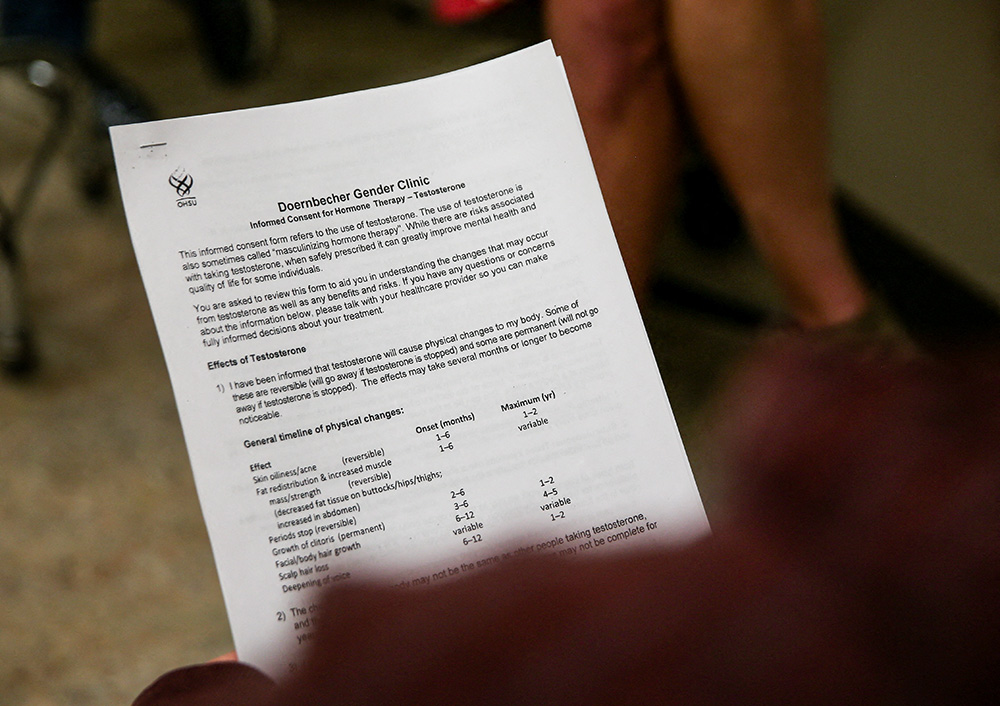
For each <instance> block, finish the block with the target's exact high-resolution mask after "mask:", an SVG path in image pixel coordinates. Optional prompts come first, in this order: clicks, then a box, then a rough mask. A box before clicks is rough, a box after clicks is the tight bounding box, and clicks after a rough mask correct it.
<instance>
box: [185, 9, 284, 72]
mask: <svg viewBox="0 0 1000 706" xmlns="http://www.w3.org/2000/svg"><path fill="white" fill-rule="evenodd" d="M183 1H184V4H185V5H186V6H187V8H188V10H189V11H190V12H191V15H192V17H193V19H194V24H195V28H196V29H197V32H198V37H199V39H200V41H201V48H202V51H203V52H204V55H205V58H206V60H207V61H208V64H209V66H210V67H211V69H212V70H213V71H214V73H215V74H216V76H218V77H219V78H220V79H221V80H223V81H226V82H227V83H237V82H240V81H245V80H247V79H250V78H253V77H254V76H256V75H257V74H259V73H260V72H261V70H262V69H263V68H264V67H265V66H266V65H267V62H268V61H269V60H270V58H271V54H272V53H273V49H274V9H273V8H272V6H271V3H270V0H183Z"/></svg>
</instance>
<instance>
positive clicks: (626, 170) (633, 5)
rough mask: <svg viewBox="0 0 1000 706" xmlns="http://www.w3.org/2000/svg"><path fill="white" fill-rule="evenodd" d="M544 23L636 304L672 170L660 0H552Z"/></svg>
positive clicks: (673, 140)
mask: <svg viewBox="0 0 1000 706" xmlns="http://www.w3.org/2000/svg"><path fill="white" fill-rule="evenodd" d="M546 21H547V23H548V28H549V34H550V36H551V37H552V41H553V43H554V44H555V47H556V51H557V52H558V53H559V54H560V56H561V57H562V58H563V61H564V63H565V66H566V73H567V75H568V77H569V81H570V85H571V86H572V88H573V95H574V97H575V100H576V104H577V109H578V111H579V114H580V120H581V122H582V123H583V129H584V133H585V134H586V137H587V143H588V145H589V146H590V151H591V155H592V157H593V160H594V167H595V169H596V171H597V177H598V180H599V181H600V184H601V189H602V191H603V193H604V199H605V203H606V204H607V208H608V215H609V216H610V218H611V223H612V225H613V226H614V229H615V235H616V236H617V238H618V245H619V247H620V248H621V251H622V257H623V259H624V260H625V267H626V269H627V270H628V273H629V278H630V280H631V282H632V287H633V289H634V290H635V293H636V297H637V299H638V300H639V302H640V303H643V302H644V300H645V298H646V292H647V290H648V285H649V279H650V275H651V273H652V261H653V254H654V246H655V243H656V236H657V234H658V233H659V231H660V228H661V225H662V223H663V217H664V216H665V215H666V212H667V208H668V206H669V203H670V198H671V195H672V194H673V191H674V187H675V186H676V183H675V182H676V171H677V166H676V165H677V159H676V157H677V142H678V140H677V134H676V133H677V125H676V116H675V113H674V107H673V104H672V100H671V95H670V90H669V80H670V79H669V77H670V70H669V65H668V58H667V57H668V50H667V47H666V44H665V37H664V36H663V27H664V24H663V23H664V17H663V5H662V0H549V2H548V3H547V5H546Z"/></svg>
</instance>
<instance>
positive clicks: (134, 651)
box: [0, 0, 1000, 706]
mask: <svg viewBox="0 0 1000 706" xmlns="http://www.w3.org/2000/svg"><path fill="white" fill-rule="evenodd" d="M2 2H4V0H0V3H2ZM826 7H827V17H828V30H829V38H830V43H829V50H830V63H831V65H830V71H831V88H832V90H831V117H832V122H833V158H834V159H833V166H834V171H835V176H836V181H837V185H838V188H839V190H840V193H841V210H842V214H841V215H842V219H843V223H844V225H845V230H846V231H847V236H848V240H849V243H850V245H851V247H852V250H853V252H854V255H855V257H856V259H857V261H858V263H859V265H860V267H861V270H862V271H863V272H864V273H865V274H866V276H867V277H868V279H869V281H870V282H871V283H872V285H873V286H874V287H875V288H877V289H878V290H879V291H880V292H881V293H882V295H883V296H884V297H885V299H886V300H887V301H888V302H889V303H890V305H891V306H892V307H893V308H894V309H895V311H896V313H897V314H898V316H899V318H900V319H901V320H902V321H903V323H904V324H906V326H907V327H908V329H909V330H910V332H911V334H912V335H913V337H914V338H915V339H917V340H918V341H919V342H920V343H921V344H922V345H923V346H925V347H926V348H928V349H929V350H932V349H934V348H935V347H937V346H948V345H956V344H962V343H963V342H965V341H967V340H968V339H969V338H970V337H976V338H978V337H981V336H991V337H992V336H994V335H995V334H996V332H997V330H998V326H997V323H998V320H1000V316H998V313H997V310H998V306H1000V237H998V236H1000V2H996V0H963V2H960V3H947V2H941V1H940V0H936V1H935V0H851V1H850V2H848V1H846V0H840V1H839V2H838V1H834V0H828V2H827V3H826ZM93 9H94V17H93V19H94V26H93V31H92V42H91V49H92V51H93V54H94V55H95V56H96V57H97V58H98V59H99V60H100V61H101V63H102V66H104V67H106V68H107V69H110V70H111V71H113V72H114V73H115V74H116V75H117V76H118V77H119V78H120V79H121V81H122V82H123V84H124V85H127V86H129V87H130V91H132V92H133V95H132V97H133V98H134V99H135V101H134V104H130V105H125V106H124V107H125V108H128V109H131V110H136V111H147V112H148V114H150V115H151V116H155V117H160V118H167V117H175V116H183V115H191V114H197V113H206V112H213V111H219V110H229V109H236V108H244V107H251V106H257V105H264V104H269V103H276V102H285V101H293V100H301V99H306V98H312V97H318V96H325V95H331V94H337V93H343V92H346V91H353V90H358V89H363V88H369V87H374V86H379V85H384V84H388V83H396V82H399V81H405V80H409V79H414V78H419V77H422V76H427V75H432V74H436V73H440V72H442V71H447V70H450V69H454V68H459V67H462V66H466V65H469V64H472V63H475V62H479V61H482V60H485V59H488V58H492V57H494V56H498V55H501V54H504V53H506V52H509V51H512V50H515V49H517V48H520V47H523V46H526V45H528V44H532V43H534V42H536V41H538V40H540V39H541V38H542V37H543V34H542V30H541V26H540V21H539V12H538V5H537V3H535V2H530V1H529V2H521V3H516V4H514V5H511V6H510V7H508V8H506V9H504V10H502V11H501V12H498V13H496V14H494V15H491V16H489V17H487V18H485V19H484V20H482V21H479V22H475V23H471V24H465V25H462V26H448V25H443V24H440V23H437V22H435V21H433V20H432V19H431V18H430V17H429V16H428V12H427V9H428V8H427V2H426V0H396V1H390V0H275V1H274V2H273V3H272V9H273V14H274V17H273V20H274V24H273V29H274V32H275V34H274V37H275V52H274V55H273V57H272V58H271V60H270V61H269V62H268V63H267V65H266V67H265V68H264V70H263V71H262V72H260V73H259V74H254V75H248V76H243V77H234V76H232V75H230V76H228V77H227V76H225V75H222V74H220V73H219V70H218V66H214V65H213V64H212V63H211V61H210V59H209V58H208V55H207V54H206V47H205V44H204V41H203V40H202V39H201V38H200V35H199V32H198V28H197V27H196V26H195V25H194V24H193V23H192V18H191V14H190V12H189V8H188V7H187V6H186V5H185V3H184V2H177V1H176V0H98V1H97V2H95V3H94V8H93ZM220 40H221V38H220ZM4 51H6V52H7V53H6V54H4V53H3V52H4ZM23 51H24V50H23V47H19V48H16V51H14V50H12V49H11V48H10V47H9V46H8V47H6V48H4V47H3V45H2V44H0V58H2V59H3V61H2V62H0V65H2V69H0V194H2V198H3V202H4V204H5V206H4V209H3V211H0V216H2V220H0V225H2V226H3V227H4V228H6V233H7V237H8V238H9V240H10V242H11V243H13V244H14V245H16V246H17V249H18V251H19V253H20V258H19V270H18V271H19V276H20V281H19V282H18V283H17V284H18V287H17V288H16V291H19V292H21V293H22V296H21V299H22V301H21V302H20V303H18V302H11V301H10V298H9V295H10V292H11V291H13V290H15V288H14V287H12V286H11V283H10V281H9V279H2V278H0V316H7V317H8V319H9V318H10V317H11V316H12V314H10V313H9V312H10V311H15V312H16V311H23V312H25V313H26V321H25V325H26V327H27V328H28V329H29V330H30V332H31V337H32V339H33V342H34V349H35V350H36V351H37V359H36V362H37V365H36V367H35V368H34V369H33V370H32V371H30V372H28V373H26V374H20V375H16V374H8V375H5V376H3V377H0V703H4V704H10V705H12V706H21V705H23V704H31V705H35V704H39V705H40V704H74V705H75V704H79V705H90V704H127V703H129V702H130V701H131V699H132V698H133V697H134V696H135V695H136V694H137V693H138V691H139V690H140V689H141V688H142V687H143V686H144V685H146V684H148V683H149V682H150V681H151V680H152V679H154V678H155V677H156V676H157V675H159V674H161V673H163V672H164V671H166V670H168V669H170V668H173V667H175V666H179V665H182V664H187V663H192V662H197V661H201V660H205V659H209V658H211V657H214V656H217V655H219V654H221V653H223V652H227V651H229V650H230V649H232V645H231V641H230V637H229V633H228V625H227V621H226V617H225V612H224V609H223V606H222V599H221V594H220V592H219V587H218V583H217V580H216V577H215V569H214V565H213V561H212V557H211V552H210V549H209V547H208V543H207V537H206V535H205V531H204V526H203V523H202V519H201V514H200V509H199V506H198V501H197V498H196V496H195V492H194V485H193V481H192V478H191V472H190V466H189V464H188V460H187V456H186V451H185V449H184V445H183V439H182V437H181V432H180V426H179V422H178V420H177V414H176V408H175V405H174V401H173V397H172V393H171V390H170V385H169V381H168V379H167V376H166V369H165V367H164V365H163V360H162V356H161V353H160V348H159V342H158V340H157V338H156V332H155V330H154V328H153V324H152V320H151V318H150V315H149V309H148V307H147V304H146V299H145V294H144V292H143V289H142V284H141V282H140V280H139V275H138V271H137V269H136V266H135V261H134V258H133V254H132V250H131V245H130V243H129V239H128V233H127V229H126V225H125V221H124V216H123V213H122V208H121V204H120V201H119V198H118V193H117V187H116V184H115V183H114V176H113V174H112V173H110V172H109V171H108V170H109V169H110V167H109V165H108V163H107V153H106V152H105V151H104V150H105V149H106V144H105V143H104V141H103V139H102V138H101V137H100V132H99V131H96V132H95V128H94V126H93V125H90V124H88V123H87V122H86V120H84V118H83V117H82V114H83V113H85V112H86V111H84V110H81V105H82V104H81V103H80V101H81V100H83V101H84V103H85V102H86V100H88V98H87V97H86V93H87V90H82V89H81V86H83V87H84V88H86V87H87V86H89V87H90V88H92V87H93V85H92V83H93V81H92V79H93V78H94V76H89V77H86V78H87V81H82V82H77V81H76V80H75V79H74V78H73V71H72V70H71V69H69V68H67V69H66V72H67V73H65V74H60V75H51V74H47V73H46V69H45V65H44V64H36V63H31V62H30V61H28V62H27V63H26V61H25V60H26V58H27V59H30V57H26V56H25V55H24V53H23ZM39 51H41V50H39ZM18 52H21V53H18ZM46 57H48V55H47V54H45V52H42V53H41V54H40V55H39V57H38V58H46ZM48 58H52V57H48ZM51 65H52V66H55V67H56V69H57V74H58V69H59V68H60V67H59V62H58V60H54V61H53V63H52V64H51ZM39 72H40V73H39ZM237 78H238V79H239V80H236V79H237ZM60 82H63V83H60ZM88 82H89V83H88ZM64 83H65V85H64ZM81 90H82V92H81ZM61 105H64V106H65V107H66V108H67V109H68V110H69V111H70V112H69V113H67V117H66V122H65V123H58V122H57V123H55V124H56V126H57V130H56V133H55V134H57V135H58V136H59V137H60V138H62V139H61V140H60V142H59V143H58V144H56V145H54V146H53V148H52V150H51V151H45V145H44V140H45V136H46V131H47V127H48V126H49V125H51V124H53V122H52V121H54V120H55V121H58V120H59V111H60V110H61V108H60V106H61ZM112 107H114V106H112ZM118 107H119V108H121V107H123V106H118ZM40 151H41V152H40ZM39 154H42V156H43V157H44V158H45V165H46V166H47V167H48V168H47V169H46V170H45V171H44V172H43V173H41V174H40V178H39V180H38V183H37V189H35V188H30V187H31V184H29V188H28V189H27V191H24V190H23V189H22V186H23V185H24V184H25V180H26V179H29V180H30V179H31V178H32V168H31V164H32V159H34V158H35V157H36V156H38V155H39ZM687 176H688V178H687V179H686V180H685V185H686V186H685V193H684V204H683V209H682V211H681V215H680V217H679V219H678V221H677V222H676V223H665V224H664V231H665V239H664V247H663V252H662V254H661V258H660V262H659V272H660V276H659V279H658V285H657V287H656V288H655V291H656V296H655V297H654V300H653V302H652V304H651V306H650V307H649V310H648V311H647V312H646V314H645V316H646V323H647V328H648V331H649V335H650V340H651V343H652V345H653V349H654V353H655V354H656V356H657V360H658V362H659V364H660V369H661V372H662V375H663V379H664V383H665V385H666V388H667V392H668V395H669V397H670V400H671V403H672V405H673V407H674V411H675V414H676V416H677V419H678V423H679V425H680V428H681V433H682V436H683V438H684V441H685V445H686V447H687V449H688V453H689V456H690V459H691V463H692V466H693V468H694V471H695V474H696V476H697V478H698V482H699V485H700V487H701V488H702V492H703V494H704V497H705V502H706V506H707V508H708V511H709V514H710V515H711V514H712V513H713V512H715V509H716V508H717V507H718V506H719V504H720V503H721V500H722V488H723V486H724V481H725V479H724V478H722V477H720V475H719V472H718V470H717V469H718V464H717V462H716V461H715V459H714V457H713V447H712V444H711V438H710V435H709V434H708V432H707V429H708V427H709V421H710V419H711V411H712V410H711V408H712V401H713V397H714V393H715V392H716V391H717V390H718V389H719V387H720V386H721V385H722V384H723V383H724V380H725V378H726V375H727V372H728V371H730V370H731V369H732V368H733V366H734V365H735V364H736V363H737V361H739V359H740V357H741V356H742V355H743V354H744V353H745V352H746V351H747V350H748V348H750V347H752V345H753V343H754V341H755V340H757V339H758V338H759V337H760V336H761V335H762V330H763V328H762V327H764V326H766V324H767V322H769V321H772V320H774V318H775V317H776V316H778V315H779V313H780V312H779V307H778V300H777V298H776V296H775V293H774V289H773V285H772V283H771V282H770V280H769V278H768V275H767V273H766V271H765V270H764V268H763V267H762V266H761V265H760V263H759V262H758V261H757V260H756V258H755V256H754V254H753V252H752V251H751V250H750V248H749V247H748V246H747V244H746V242H745V241H744V239H743V238H742V236H741V233H740V232H739V228H738V224H737V223H736V222H735V220H734V219H733V217H732V214H731V212H730V211H729V210H728V206H727V203H726V200H725V195H724V194H723V193H721V192H720V191H719V189H718V187H717V185H716V183H715V181H714V178H713V174H712V173H711V170H709V169H707V167H706V165H705V164H704V162H703V160H699V159H698V158H697V155H695V156H694V157H693V158H692V159H691V166H690V168H689V171H688V175H687ZM19 193H27V194H28V195H29V196H32V197H33V198H31V199H30V200H27V199H23V200H20V201H19V197H18V194H19ZM0 274H3V273H2V272H0ZM3 276H4V277H9V273H6V274H4V275H3ZM5 311H7V312H8V313H6V314H5V313H4V312H5ZM8 362H9V361H8ZM21 362H26V361H15V362H13V363H10V362H9V365H8V367H10V368H13V369H14V370H13V371H12V372H17V370H16V368H18V367H19V366H20V364H21Z"/></svg>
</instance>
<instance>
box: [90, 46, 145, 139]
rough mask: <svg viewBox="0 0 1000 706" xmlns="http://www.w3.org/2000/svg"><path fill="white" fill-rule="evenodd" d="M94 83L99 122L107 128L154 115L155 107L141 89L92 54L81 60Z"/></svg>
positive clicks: (93, 92) (95, 105) (93, 100)
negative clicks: (129, 83)
mask: <svg viewBox="0 0 1000 706" xmlns="http://www.w3.org/2000/svg"><path fill="white" fill-rule="evenodd" d="M77 64H78V65H79V67H80V71H81V72H82V73H83V75H84V77H85V78H86V80H87V83H88V85H89V86H90V92H91V100H92V102H93V109H94V113H95V117H96V119H97V122H98V123H99V124H100V125H102V126H103V127H104V128H109V127H113V126H115V125H128V124H130V123H142V122H146V121H147V120H152V119H153V117H154V116H153V109H152V107H151V106H150V105H149V102H148V101H147V100H146V98H145V96H143V95H142V94H141V93H139V91H138V90H137V89H135V88H133V87H132V86H130V85H128V83H126V82H125V81H124V80H123V79H121V78H120V77H118V76H117V75H115V74H114V73H113V72H112V71H111V70H110V69H108V68H107V67H106V66H104V65H103V64H101V63H100V62H98V61H97V60H96V59H94V58H93V57H90V56H82V57H79V58H78V60H77Z"/></svg>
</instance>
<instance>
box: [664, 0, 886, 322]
mask: <svg viewBox="0 0 1000 706" xmlns="http://www.w3.org/2000/svg"><path fill="white" fill-rule="evenodd" d="M665 7H666V8H667V9H666V18H665V19H666V24H665V28H666V34H667V36H668V37H669V46H670V47H671V51H672V52H673V57H674V61H675V66H676V70H677V75H678V79H679V81H680V84H681V86H682V87H683V91H684V96H685V99H686V100H687V103H688V106H687V107H688V109H689V110H690V112H691V115H692V117H693V119H694V122H695V124H696V125H697V127H698V129H699V131H700V132H701V134H702V138H703V140H704V142H705V144H706V146H707V148H708V150H709V152H710V153H711V156H712V157H713V159H714V160H715V162H716V164H717V165H718V167H719V169H720V171H721V172H722V175H723V177H724V178H725V179H726V181H727V183H728V184H729V186H730V188H731V189H732V191H733V193H734V195H735V197H736V199H737V201H738V203H739V205H740V208H741V210H742V211H743V214H744V216H745V218H746V221H747V225H748V227H749V229H750V232H751V237H752V238H753V239H754V242H755V243H756V245H757V247H758V249H759V250H760V252H761V254H762V255H763V257H764V258H765V260H766V261H767V262H768V264H769V265H770V267H771V269H772V271H773V272H774V274H775V277H776V279H777V282H778V285H779V287H780V288H781V290H782V293H783V295H784V297H785V300H786V304H787V306H788V307H789V309H790V312H791V314H792V315H793V316H794V317H795V318H796V319H797V320H798V322H799V323H800V324H802V325H803V326H806V327H817V326H826V325H833V324H838V323H843V322H845V321H847V320H850V319H852V318H854V317H856V316H858V315H859V314H860V313H862V311H863V310H864V309H865V308H866V307H867V305H868V295H867V293H866V291H865V288H864V286H863V285H862V284H861V281H860V279H859V278H858V276H857V275H856V274H855V272H854V269H853V267H852V265H851V264H850V261H849V259H848V256H847V254H846V252H845V249H844V246H843V243H842V240H841V237H840V233H839V229H838V226H837V222H836V217H835V214H834V211H833V203H832V198H831V196H832V193H831V192H832V189H831V185H830V182H829V176H828V173H827V161H826V159H827V155H826V141H827V132H826V123H825V112H826V105H825V100H826V95H825V87H824V82H825V67H824V56H823V43H822V33H821V19H820V16H819V13H820V10H819V8H818V7H817V2H816V1H815V0H666V5H665Z"/></svg>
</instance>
